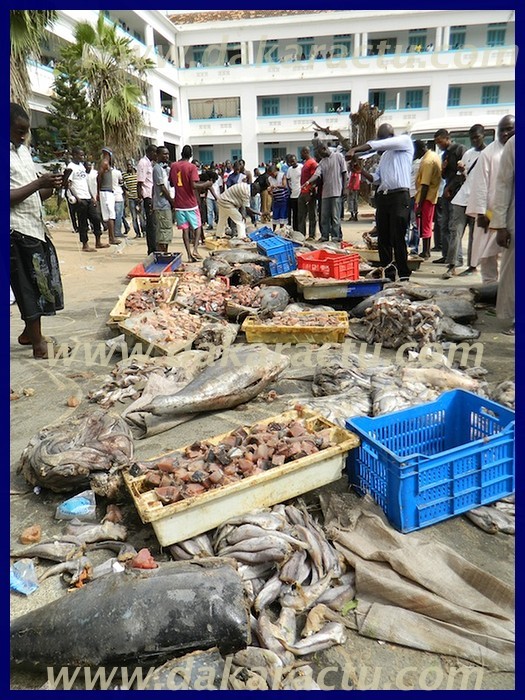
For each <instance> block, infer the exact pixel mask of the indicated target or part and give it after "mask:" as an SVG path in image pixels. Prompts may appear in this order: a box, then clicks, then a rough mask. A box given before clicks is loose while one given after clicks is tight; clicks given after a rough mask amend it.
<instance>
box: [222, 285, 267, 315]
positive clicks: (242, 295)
mask: <svg viewBox="0 0 525 700" xmlns="http://www.w3.org/2000/svg"><path fill="white" fill-rule="evenodd" d="M260 291H261V288H260V287H250V286H249V285H246V284H242V285H239V286H238V287H232V288H231V289H230V293H229V295H228V301H232V302H233V303H235V304H239V305H240V306H249V307H250V308H252V309H258V308H260V306H261V301H260V297H259V292H260Z"/></svg>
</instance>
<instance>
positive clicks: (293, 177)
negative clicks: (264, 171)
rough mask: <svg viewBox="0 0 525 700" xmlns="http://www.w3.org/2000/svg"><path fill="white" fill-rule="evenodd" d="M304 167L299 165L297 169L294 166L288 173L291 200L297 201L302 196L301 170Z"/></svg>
mask: <svg viewBox="0 0 525 700" xmlns="http://www.w3.org/2000/svg"><path fill="white" fill-rule="evenodd" d="M302 169H303V166H302V164H301V163H297V165H296V166H295V168H294V167H293V166H292V167H290V168H288V170H287V171H286V178H287V180H288V182H289V183H290V190H291V193H290V197H291V199H297V198H298V197H299V195H300V194H301V170H302Z"/></svg>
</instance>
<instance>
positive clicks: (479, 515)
mask: <svg viewBox="0 0 525 700" xmlns="http://www.w3.org/2000/svg"><path fill="white" fill-rule="evenodd" d="M464 515H466V517H467V518H468V519H469V520H472V522H473V523H474V524H475V525H477V526H478V527H479V528H481V529H482V530H485V532H488V533H489V534H491V535H494V534H496V532H503V533H505V534H506V535H514V534H515V518H514V517H513V516H512V515H509V514H508V513H505V512H504V511H501V510H499V509H498V508H491V507H489V506H480V507H479V508H473V509H472V510H469V511H468V513H464Z"/></svg>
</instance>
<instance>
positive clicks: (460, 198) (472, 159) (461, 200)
mask: <svg viewBox="0 0 525 700" xmlns="http://www.w3.org/2000/svg"><path fill="white" fill-rule="evenodd" d="M482 153H483V151H476V149H475V148H469V149H468V151H467V152H466V153H465V154H464V156H463V158H462V159H461V160H462V162H463V164H464V166H465V170H464V173H465V177H466V180H465V182H464V183H463V184H462V185H461V187H460V189H459V192H458V193H457V194H456V196H455V197H454V199H453V200H452V202H451V203H452V204H457V205H458V206H460V207H466V206H467V202H468V198H469V195H470V187H471V184H472V177H471V173H470V172H469V171H470V170H471V168H472V166H473V165H474V163H476V161H477V160H478V158H479V157H480V155H481V154H482ZM477 167H478V166H477V165H476V168H477ZM472 174H474V173H473V171H472Z"/></svg>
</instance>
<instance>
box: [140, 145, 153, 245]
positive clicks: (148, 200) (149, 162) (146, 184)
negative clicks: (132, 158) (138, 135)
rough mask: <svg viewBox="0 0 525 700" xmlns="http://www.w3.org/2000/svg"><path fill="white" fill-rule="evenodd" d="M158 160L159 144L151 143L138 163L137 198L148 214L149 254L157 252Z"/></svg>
mask: <svg viewBox="0 0 525 700" xmlns="http://www.w3.org/2000/svg"><path fill="white" fill-rule="evenodd" d="M156 160H157V146H154V145H153V144H150V145H149V146H148V147H147V148H146V155H145V156H144V157H143V158H141V159H140V160H139V162H138V163H137V198H138V200H139V202H142V205H143V207H144V214H145V216H146V243H147V245H148V255H149V254H150V253H154V252H155V244H156V241H155V215H154V214H153V166H154V164H155V163H156Z"/></svg>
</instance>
